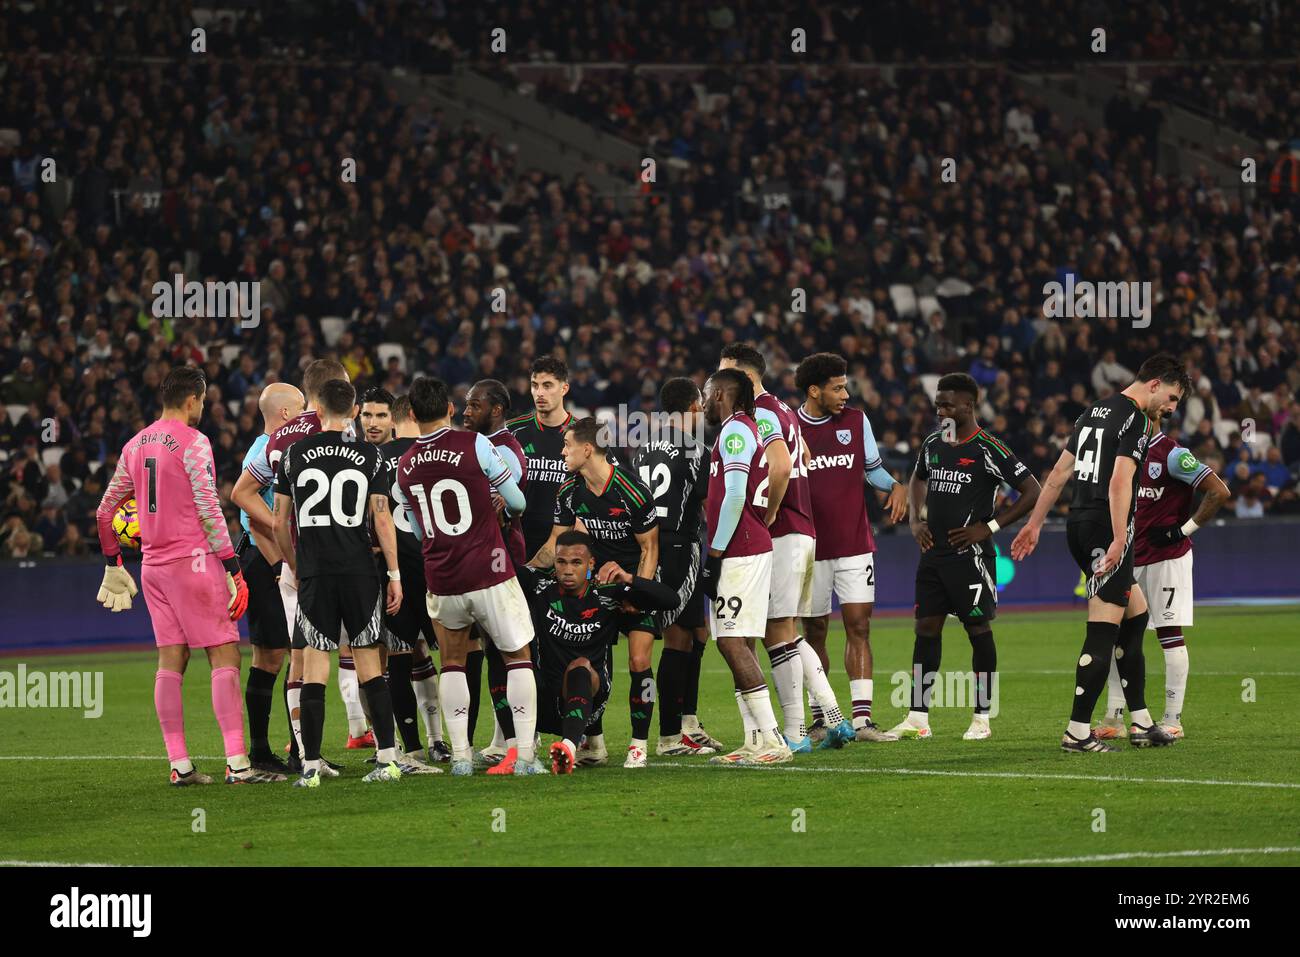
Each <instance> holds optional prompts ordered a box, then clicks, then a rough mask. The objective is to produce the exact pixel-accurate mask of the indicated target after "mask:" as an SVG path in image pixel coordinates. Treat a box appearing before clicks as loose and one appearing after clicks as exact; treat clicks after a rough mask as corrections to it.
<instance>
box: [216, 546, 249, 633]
mask: <svg viewBox="0 0 1300 957" xmlns="http://www.w3.org/2000/svg"><path fill="white" fill-rule="evenodd" d="M221 564H222V565H223V566H225V569H226V588H227V589H228V590H229V591H230V601H229V602H227V603H226V608H227V610H229V612H230V620H231V621H239V619H240V618H242V617H243V615H244V611H245V610H246V609H247V608H248V585H247V584H246V583H245V582H244V573H243V572H242V571H241V570H240V568H239V559H238V558H235V557H234V556H231V557H230V558H227V559H226V560H225V561H223V562H222V563H221Z"/></svg>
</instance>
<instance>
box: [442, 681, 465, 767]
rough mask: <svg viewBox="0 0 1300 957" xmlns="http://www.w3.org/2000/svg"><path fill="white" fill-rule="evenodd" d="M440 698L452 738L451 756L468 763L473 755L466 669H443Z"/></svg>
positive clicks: (449, 735) (449, 734) (448, 735)
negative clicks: (470, 738)
mask: <svg viewBox="0 0 1300 957" xmlns="http://www.w3.org/2000/svg"><path fill="white" fill-rule="evenodd" d="M438 697H439V698H440V699H441V700H442V707H443V720H444V721H446V723H447V737H449V738H451V755H452V757H453V758H455V759H456V760H457V761H468V760H470V759H471V758H472V757H473V754H471V752H470V749H469V681H468V680H466V678H465V671H464V669H456V670H448V669H447V668H443V669H442V674H441V675H439V676H438Z"/></svg>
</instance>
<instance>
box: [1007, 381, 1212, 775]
mask: <svg viewBox="0 0 1300 957" xmlns="http://www.w3.org/2000/svg"><path fill="white" fill-rule="evenodd" d="M1189 386H1190V382H1189V380H1188V378H1187V373H1186V372H1185V371H1184V370H1183V367H1182V365H1181V364H1180V363H1179V362H1178V360H1177V359H1175V358H1174V357H1173V356H1170V355H1156V356H1152V357H1151V358H1149V359H1147V360H1146V361H1145V362H1144V363H1142V367H1141V368H1140V369H1138V377H1137V381H1136V382H1134V383H1132V384H1131V385H1130V386H1128V387H1127V388H1126V389H1124V391H1123V392H1118V393H1115V394H1114V395H1111V396H1109V397H1107V398H1105V399H1100V400H1098V401H1097V402H1094V403H1093V404H1092V405H1090V406H1089V407H1088V408H1087V409H1085V410H1084V413H1083V415H1081V416H1079V418H1078V420H1077V421H1076V422H1075V423H1074V431H1073V432H1072V433H1071V434H1070V440H1069V443H1068V444H1067V445H1066V447H1065V449H1063V450H1062V452H1061V457H1060V459H1058V460H1057V463H1056V465H1055V467H1054V468H1053V469H1052V474H1051V475H1050V476H1048V479H1047V483H1046V486H1045V487H1044V488H1043V491H1042V494H1041V495H1039V497H1038V503H1037V504H1036V505H1035V506H1034V511H1033V514H1032V515H1030V516H1029V520H1028V521H1027V522H1026V523H1025V527H1024V528H1022V529H1021V530H1020V534H1018V535H1017V536H1016V538H1015V541H1013V542H1012V543H1011V556H1012V558H1014V559H1015V560H1016V561H1024V559H1025V558H1027V557H1028V556H1029V555H1030V554H1032V553H1033V551H1034V548H1035V547H1036V546H1037V545H1038V536H1039V534H1040V533H1041V531H1042V528H1043V520H1044V519H1045V518H1046V517H1047V513H1048V512H1050V511H1051V510H1052V506H1053V505H1055V504H1056V500H1057V498H1058V497H1059V496H1060V494H1061V490H1062V489H1064V488H1065V484H1066V483H1067V482H1068V481H1069V480H1070V477H1071V476H1072V475H1073V477H1074V501H1073V502H1072V503H1071V505H1070V515H1069V518H1068V519H1067V520H1066V525H1065V532H1066V538H1067V541H1068V543H1069V547H1070V554H1071V556H1073V558H1074V561H1075V563H1076V564H1077V565H1078V566H1079V569H1080V570H1081V571H1083V572H1084V573H1085V574H1086V575H1087V576H1088V581H1087V593H1088V625H1087V631H1086V637H1085V638H1084V641H1083V650H1082V652H1081V653H1080V655H1079V661H1078V664H1077V665H1076V667H1075V673H1074V674H1075V677H1074V706H1073V707H1072V708H1071V711H1070V723H1069V726H1068V727H1067V728H1066V731H1065V735H1064V737H1063V738H1062V739H1061V748H1062V750H1064V751H1067V752H1070V753H1072V754H1082V753H1097V752H1106V751H1114V750H1115V748H1114V747H1113V746H1112V745H1110V744H1107V743H1106V742H1105V741H1102V740H1099V739H1098V738H1097V736H1096V735H1095V734H1093V733H1092V728H1091V727H1090V726H1089V725H1090V724H1091V722H1092V712H1093V709H1094V708H1095V707H1096V705H1097V699H1098V698H1099V697H1100V696H1101V692H1102V688H1103V687H1104V686H1105V684H1106V675H1107V673H1108V671H1109V670H1110V662H1111V658H1112V657H1114V658H1116V659H1118V662H1117V664H1118V668H1119V674H1120V678H1121V679H1123V681H1124V697H1125V699H1126V700H1127V702H1128V706H1129V710H1130V712H1132V717H1133V724H1132V727H1130V728H1129V742H1130V743H1131V744H1132V745H1133V746H1134V747H1139V748H1142V747H1160V746H1163V745H1167V744H1173V743H1174V741H1175V738H1174V737H1173V736H1172V735H1170V734H1169V733H1168V732H1167V731H1165V730H1164V729H1163V728H1161V727H1160V726H1159V725H1158V724H1156V723H1155V721H1153V720H1152V718H1151V715H1150V713H1149V712H1148V711H1147V708H1146V700H1145V696H1146V662H1145V661H1144V659H1143V657H1142V636H1143V633H1144V632H1145V631H1146V626H1147V618H1148V613H1147V601H1146V596H1145V595H1144V594H1143V593H1142V588H1141V586H1140V585H1138V584H1137V583H1136V581H1134V578H1133V511H1134V509H1135V508H1136V506H1137V495H1136V492H1137V487H1138V466H1139V465H1141V464H1142V459H1143V458H1144V456H1145V454H1146V447H1147V442H1148V440H1149V437H1150V435H1151V434H1152V431H1153V429H1154V426H1153V425H1152V422H1153V421H1154V422H1159V421H1160V419H1161V418H1163V417H1164V416H1165V415H1167V414H1169V413H1170V412H1172V411H1173V410H1174V409H1176V408H1177V407H1178V402H1179V399H1181V398H1182V397H1183V396H1184V395H1185V394H1186V393H1187V390H1188V387H1189Z"/></svg>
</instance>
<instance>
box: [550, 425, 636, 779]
mask: <svg viewBox="0 0 1300 957" xmlns="http://www.w3.org/2000/svg"><path fill="white" fill-rule="evenodd" d="M601 439H602V436H601V426H600V425H599V424H597V422H596V420H595V419H594V418H591V417H587V418H585V419H576V420H574V421H573V422H571V423H570V424H569V427H568V428H567V429H566V430H565V432H564V464H565V467H566V468H568V470H569V472H570V476H569V478H568V479H567V480H566V481H565V482H564V484H563V485H561V486H560V489H559V491H558V492H557V493H556V495H555V517H554V519H553V521H554V525H553V527H552V530H551V537H550V539H549V540H548V541H547V542H546V544H545V545H543V546H542V547H541V548H540V549H538V551H537V554H536V555H534V556H533V559H532V561H530V562H529V563H528V564H529V565H531V566H532V567H533V568H550V567H552V566H553V565H554V563H555V543H556V540H557V539H558V537H559V536H560V534H562V533H563V532H566V531H568V530H569V529H571V528H573V527H574V525H575V524H576V523H577V522H578V521H581V522H582V526H583V529H584V530H585V531H586V532H587V534H588V535H590V536H591V538H592V541H594V542H595V543H596V561H597V563H599V565H600V567H602V568H604V567H605V563H606V562H618V564H619V566H620V567H621V568H622V569H623V570H624V571H626V572H631V573H633V574H636V575H638V576H639V577H641V578H654V577H655V570H656V569H657V568H658V567H659V528H658V521H659V520H658V518H657V516H656V514H655V505H654V499H653V498H652V497H651V496H650V490H649V489H647V488H646V487H645V486H644V485H642V484H641V482H640V480H639V479H636V478H634V477H633V476H632V475H631V474H630V473H629V472H627V471H625V470H624V469H623V467H622V466H620V465H617V464H615V463H614V462H612V461H610V459H609V455H608V453H607V452H606V449H605V446H604V444H603V443H602V441H601ZM658 630H659V626H658V624H657V623H656V622H655V620H654V616H653V615H650V614H646V613H644V612H638V611H630V612H628V613H626V614H625V615H624V616H623V618H622V620H621V621H620V622H619V631H621V632H622V633H623V634H625V635H627V666H628V671H629V673H630V676H631V680H632V686H631V688H630V689H629V691H628V711H629V712H630V716H631V722H632V740H631V742H630V743H629V744H628V748H627V757H626V758H625V759H624V761H623V767H625V768H644V767H645V766H646V754H647V747H648V739H649V736H650V721H651V719H652V717H653V714H654V701H655V697H656V694H655V678H654V671H652V670H651V668H650V663H651V655H652V654H653V652H654V639H655V634H656V633H657V632H658ZM607 754H608V753H607V750H606V748H605V735H604V732H603V729H602V725H601V722H600V721H599V720H597V721H595V722H594V723H593V730H592V732H591V733H590V734H589V735H588V736H587V740H586V741H585V742H584V745H583V747H581V748H579V754H578V763H580V764H603V763H604V762H605V761H606V760H607Z"/></svg>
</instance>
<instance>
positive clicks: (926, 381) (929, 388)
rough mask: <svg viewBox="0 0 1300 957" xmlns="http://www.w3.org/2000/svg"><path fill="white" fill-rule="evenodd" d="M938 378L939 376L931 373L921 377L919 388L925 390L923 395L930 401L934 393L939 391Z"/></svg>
mask: <svg viewBox="0 0 1300 957" xmlns="http://www.w3.org/2000/svg"><path fill="white" fill-rule="evenodd" d="M940 378H941V376H937V375H934V374H933V373H926V374H925V375H923V376H921V387H922V388H924V389H925V394H926V395H928V396H929V397H930V398H931V399H933V398H934V395H935V393H936V392H938V391H939V379H940Z"/></svg>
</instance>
